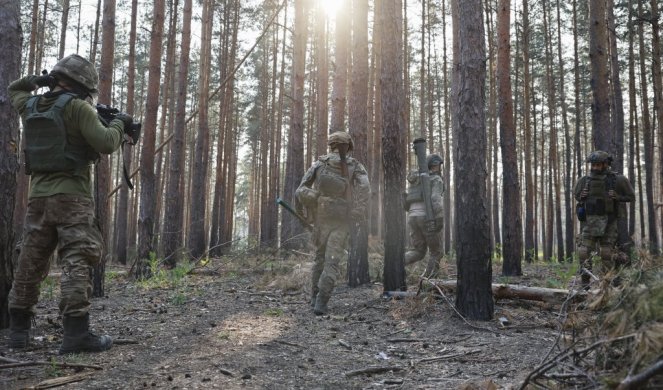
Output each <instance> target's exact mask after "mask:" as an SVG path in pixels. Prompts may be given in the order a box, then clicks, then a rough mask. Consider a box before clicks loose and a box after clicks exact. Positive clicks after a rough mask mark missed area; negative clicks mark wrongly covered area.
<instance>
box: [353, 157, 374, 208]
mask: <svg viewBox="0 0 663 390" xmlns="http://www.w3.org/2000/svg"><path fill="white" fill-rule="evenodd" d="M355 161H356V160H355ZM352 193H353V198H354V199H353V201H354V205H353V209H355V210H358V211H360V212H362V213H365V212H366V210H367V207H368V198H369V196H370V193H371V185H370V183H369V182H368V173H366V168H364V166H363V165H362V164H361V163H360V162H359V161H356V167H355V169H354V173H353V175H352Z"/></svg>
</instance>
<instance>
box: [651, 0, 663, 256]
mask: <svg viewBox="0 0 663 390" xmlns="http://www.w3.org/2000/svg"><path fill="white" fill-rule="evenodd" d="M650 4H651V23H652V26H651V29H652V41H651V45H652V49H651V58H652V73H653V79H654V111H656V125H657V126H658V156H659V161H658V163H659V164H658V169H659V178H658V185H659V188H658V189H659V196H658V201H659V202H662V201H663V198H661V191H660V190H663V75H662V73H663V67H662V66H661V60H662V59H663V58H662V57H661V36H660V23H659V21H660V17H661V15H660V13H659V9H658V7H659V5H660V1H659V0H651V1H650ZM654 133H655V129H652V138H655V137H654ZM652 144H653V142H652ZM652 147H654V146H653V145H652ZM652 162H653V161H652ZM651 168H652V170H654V165H653V164H652V166H651ZM655 182H656V181H654V183H655ZM652 185H655V184H652ZM661 205H662V203H658V204H657V205H656V208H655V209H653V210H652V211H650V213H651V214H653V216H651V217H650V218H652V217H653V218H654V232H655V233H654V234H656V238H655V241H656V246H655V248H656V253H659V251H660V242H659V240H658V232H659V231H660V229H663V225H661V219H662V218H661V217H658V216H657V215H662V216H663V208H662V207H661ZM657 224H658V225H657ZM650 230H651V229H650Z"/></svg>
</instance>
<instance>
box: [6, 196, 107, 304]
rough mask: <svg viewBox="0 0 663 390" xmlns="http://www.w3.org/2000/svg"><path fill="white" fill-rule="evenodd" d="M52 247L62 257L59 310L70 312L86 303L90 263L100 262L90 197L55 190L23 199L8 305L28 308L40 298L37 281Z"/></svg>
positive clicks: (43, 276)
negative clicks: (22, 221)
mask: <svg viewBox="0 0 663 390" xmlns="http://www.w3.org/2000/svg"><path fill="white" fill-rule="evenodd" d="M56 248H57V251H58V256H59V258H60V260H61V263H62V278H61V281H60V289H61V297H60V304H59V306H60V312H61V313H62V315H70V316H74V317H78V316H83V315H85V314H86V313H87V312H88V310H89V308H90V295H91V294H92V272H93V267H94V266H96V265H97V264H98V263H99V259H100V258H101V250H102V237H101V233H100V231H99V227H98V226H97V223H96V220H95V218H94V205H93V201H92V199H90V198H87V197H85V196H80V195H70V194H57V195H53V196H48V197H40V198H32V199H30V200H29V202H28V210H27V214H26V216H25V229H24V233H23V243H22V247H21V253H20V255H19V257H18V266H17V269H16V272H15V273H14V282H13V284H12V289H11V291H10V292H9V308H10V309H12V308H14V309H23V310H29V311H31V312H33V313H34V307H35V305H36V304H37V301H38V300H39V286H40V284H41V282H42V281H44V279H46V276H47V275H48V271H49V268H50V259H51V255H52V254H53V251H55V250H56Z"/></svg>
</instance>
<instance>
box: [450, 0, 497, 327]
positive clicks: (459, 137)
mask: <svg viewBox="0 0 663 390" xmlns="http://www.w3.org/2000/svg"><path fill="white" fill-rule="evenodd" d="M453 3H454V6H455V7H456V9H457V12H454V13H453V15H454V16H455V18H454V23H453V24H454V30H457V32H455V33H454V38H455V39H454V46H456V45H458V49H455V50H454V72H456V73H457V75H456V76H454V87H453V94H452V99H453V108H452V110H453V111H452V112H453V116H454V119H453V125H454V126H453V129H454V151H455V152H456V153H454V183H455V193H456V194H458V196H456V197H455V212H454V215H455V225H456V229H455V231H456V237H458V239H457V240H456V254H457V255H456V265H457V267H458V292H457V296H456V308H457V309H458V310H459V311H460V313H461V314H462V315H465V316H467V317H468V318H471V319H474V320H490V319H491V318H492V317H493V295H492V291H491V279H492V266H491V257H490V254H491V253H490V252H491V251H490V237H489V236H488V232H489V231H490V229H489V219H488V218H489V217H488V210H487V209H486V201H487V199H486V176H485V172H486V158H485V156H486V122H485V115H486V114H485V109H484V107H485V88H486V65H485V60H486V46H485V40H484V25H483V20H482V19H483V17H482V12H483V10H482V7H481V1H480V0H464V1H458V0H454V1H453ZM460 42H462V44H460ZM466 172H473V174H471V175H468V174H467V173H466Z"/></svg>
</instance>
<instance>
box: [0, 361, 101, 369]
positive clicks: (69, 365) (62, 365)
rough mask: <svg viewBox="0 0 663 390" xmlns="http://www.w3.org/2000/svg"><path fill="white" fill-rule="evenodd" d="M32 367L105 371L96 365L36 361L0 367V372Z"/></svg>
mask: <svg viewBox="0 0 663 390" xmlns="http://www.w3.org/2000/svg"><path fill="white" fill-rule="evenodd" d="M31 366H52V367H57V368H92V369H94V370H103V369H104V368H103V367H101V366H97V365H94V364H77V363H58V362H46V361H35V362H18V363H9V364H2V365H0V370H4V369H6V368H17V367H31Z"/></svg>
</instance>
